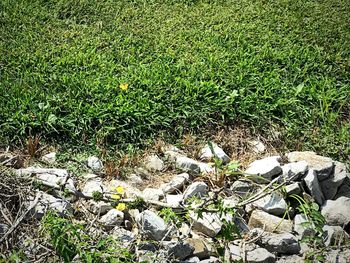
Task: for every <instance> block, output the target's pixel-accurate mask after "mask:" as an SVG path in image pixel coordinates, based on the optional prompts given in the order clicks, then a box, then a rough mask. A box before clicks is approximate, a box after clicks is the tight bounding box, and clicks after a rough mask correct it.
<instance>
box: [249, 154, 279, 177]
mask: <svg viewBox="0 0 350 263" xmlns="http://www.w3.org/2000/svg"><path fill="white" fill-rule="evenodd" d="M280 158H281V157H280V156H272V157H266V158H264V159H261V160H256V161H254V162H252V163H251V164H250V165H249V166H248V168H247V170H246V171H245V174H247V175H250V176H251V177H252V180H254V181H256V182H260V183H267V182H269V181H271V180H272V178H273V177H274V176H277V175H279V174H280V173H281V172H282V168H281V166H280V163H279V162H278V160H279V159H280ZM257 176H258V177H257ZM259 177H263V178H259Z"/></svg>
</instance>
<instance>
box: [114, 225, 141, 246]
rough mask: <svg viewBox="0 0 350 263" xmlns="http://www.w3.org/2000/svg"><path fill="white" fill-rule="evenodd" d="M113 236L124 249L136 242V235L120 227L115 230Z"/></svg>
mask: <svg viewBox="0 0 350 263" xmlns="http://www.w3.org/2000/svg"><path fill="white" fill-rule="evenodd" d="M111 235H112V236H113V237H114V238H115V239H117V240H118V241H119V242H120V244H122V245H123V246H124V247H126V246H129V244H130V243H132V242H134V241H135V240H136V236H135V234H133V233H132V232H130V231H128V230H125V229H124V228H121V227H118V226H116V227H114V228H113V230H112V233H111Z"/></svg>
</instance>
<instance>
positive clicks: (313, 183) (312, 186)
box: [304, 169, 325, 205]
mask: <svg viewBox="0 0 350 263" xmlns="http://www.w3.org/2000/svg"><path fill="white" fill-rule="evenodd" d="M304 181H305V184H306V187H307V188H308V190H309V192H310V194H311V195H312V196H313V198H315V201H316V203H318V204H319V205H322V204H323V203H324V201H325V199H324V196H323V193H322V191H321V187H320V184H319V181H318V179H317V175H316V172H315V171H314V170H312V169H310V170H309V172H308V173H307V175H306V177H305V178H304Z"/></svg>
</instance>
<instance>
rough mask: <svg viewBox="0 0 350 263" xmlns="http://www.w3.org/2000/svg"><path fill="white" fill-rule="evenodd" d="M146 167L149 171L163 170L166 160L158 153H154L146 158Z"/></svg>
mask: <svg viewBox="0 0 350 263" xmlns="http://www.w3.org/2000/svg"><path fill="white" fill-rule="evenodd" d="M145 167H146V169H147V170H149V171H162V170H163V169H164V162H163V161H162V160H161V159H160V158H159V157H158V155H156V154H153V155H151V156H148V157H147V158H146V160H145Z"/></svg>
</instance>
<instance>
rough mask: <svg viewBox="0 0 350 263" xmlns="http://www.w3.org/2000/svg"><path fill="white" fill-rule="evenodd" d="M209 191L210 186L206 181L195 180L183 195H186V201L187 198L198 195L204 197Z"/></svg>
mask: <svg viewBox="0 0 350 263" xmlns="http://www.w3.org/2000/svg"><path fill="white" fill-rule="evenodd" d="M207 192H208V186H207V184H206V183H203V182H194V183H192V184H190V185H189V186H188V187H187V189H186V190H185V192H184V194H183V196H184V201H186V200H187V199H189V198H191V197H193V196H197V197H199V198H201V197H204V196H205V195H207Z"/></svg>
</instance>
